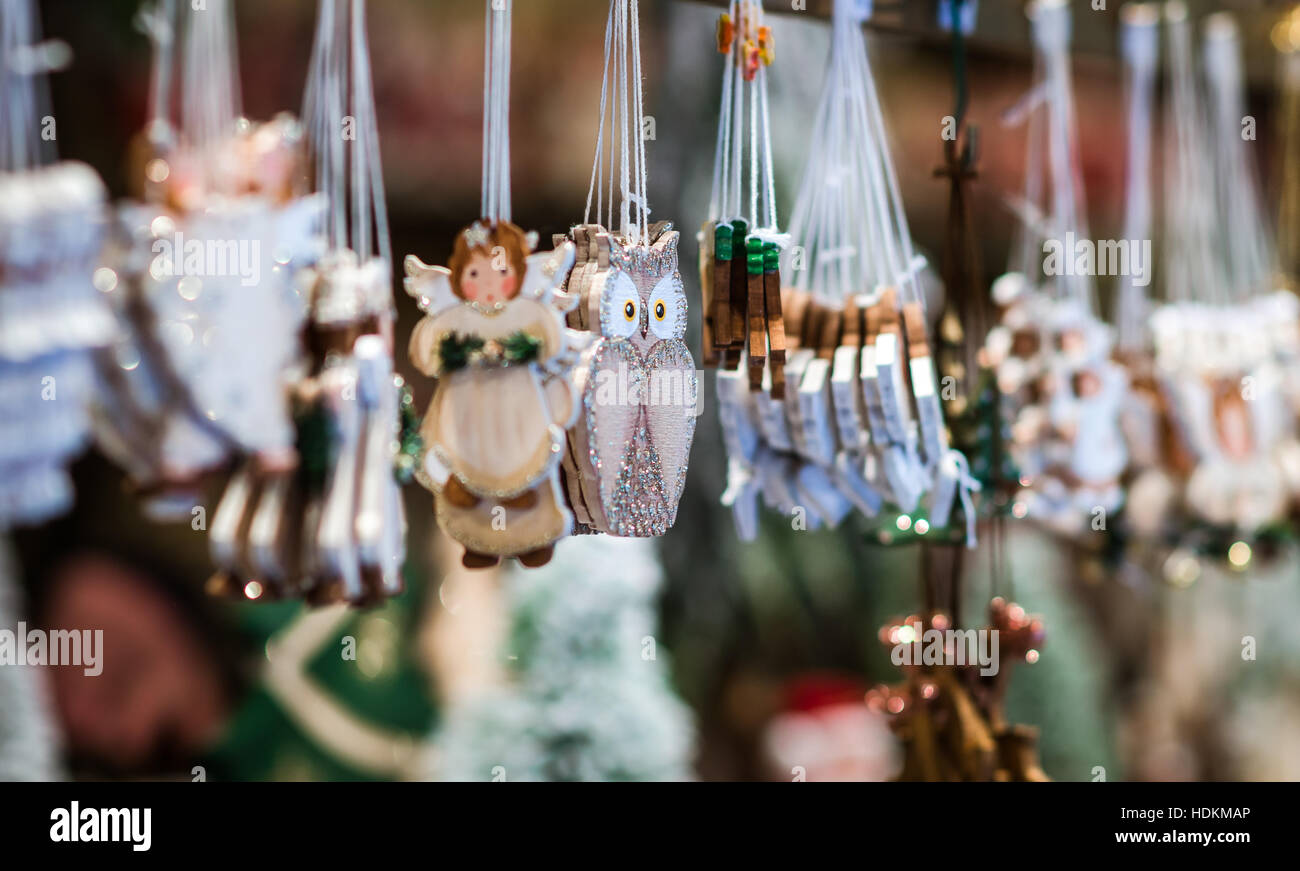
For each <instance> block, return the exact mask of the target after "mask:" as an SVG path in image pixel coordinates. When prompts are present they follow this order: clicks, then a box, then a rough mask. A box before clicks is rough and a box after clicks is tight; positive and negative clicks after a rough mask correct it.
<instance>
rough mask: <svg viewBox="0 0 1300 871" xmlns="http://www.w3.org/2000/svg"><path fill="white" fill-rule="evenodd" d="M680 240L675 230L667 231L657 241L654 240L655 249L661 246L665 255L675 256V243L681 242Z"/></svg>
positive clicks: (679, 235) (680, 236)
mask: <svg viewBox="0 0 1300 871" xmlns="http://www.w3.org/2000/svg"><path fill="white" fill-rule="evenodd" d="M670 226H671V225H670ZM681 238H682V234H681V233H678V232H677V231H676V230H668V231H667V232H666V233H664V234H663V235H661V236H660V237H659V238H658V239H656V240H655V247H656V248H658V247H659V246H661V245H662V246H663V250H664V251H665V252H666V253H668V254H672V255H674V256H676V254H677V243H678V241H680V240H681Z"/></svg>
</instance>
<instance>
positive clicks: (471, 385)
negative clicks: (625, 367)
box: [405, 219, 583, 568]
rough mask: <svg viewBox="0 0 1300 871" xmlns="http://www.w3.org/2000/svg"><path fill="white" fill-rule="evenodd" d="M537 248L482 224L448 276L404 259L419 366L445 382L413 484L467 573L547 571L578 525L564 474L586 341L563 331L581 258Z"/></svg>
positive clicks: (465, 239) (425, 428)
mask: <svg viewBox="0 0 1300 871" xmlns="http://www.w3.org/2000/svg"><path fill="white" fill-rule="evenodd" d="M535 244H536V240H535V236H532V234H525V233H524V232H523V231H522V230H520V229H519V228H518V227H516V226H514V225H513V224H511V223H509V222H507V221H497V222H495V223H494V222H492V221H490V220H487V219H483V220H480V221H476V222H474V223H473V224H471V225H470V226H469V228H468V229H466V230H464V231H463V232H461V233H460V235H458V236H457V237H456V243H455V248H454V250H453V252H452V256H451V261H450V263H449V265H448V267H447V268H442V267H430V266H426V265H425V264H424V263H421V262H420V260H419V258H417V257H415V256H413V255H411V256H408V257H407V258H406V280H405V286H406V291H407V293H409V294H411V295H412V296H413V297H415V299H416V301H417V304H418V305H419V307H420V309H421V310H422V311H423V312H424V313H425V315H424V318H423V319H422V320H421V321H420V322H419V323H418V324H417V325H416V327H415V330H414V332H413V333H412V335H411V343H410V355H411V360H412V361H413V362H414V364H415V366H416V367H417V368H418V369H419V370H420V371H421V372H422V373H424V374H425V375H428V376H429V377H431V378H434V379H436V381H435V385H434V391H433V399H432V401H431V402H430V403H429V408H428V411H427V412H426V413H425V416H424V422H423V424H422V426H421V435H422V437H423V444H424V451H425V453H424V458H423V462H422V463H421V465H420V467H419V469H418V471H417V473H416V477H417V479H418V480H419V481H420V482H421V483H422V484H424V485H425V486H426V487H427V488H429V489H430V490H431V491H432V492H433V494H434V506H435V510H436V512H437V517H438V523H439V525H440V526H441V527H442V529H443V530H444V531H445V532H446V533H447V534H448V535H450V536H451V537H452V538H454V539H455V540H456V541H458V542H460V543H461V544H462V545H464V546H465V555H464V556H463V558H462V562H463V563H464V565H465V566H466V567H468V568H484V567H488V566H492V565H496V564H497V563H498V562H499V561H500V560H501V558H502V557H515V558H517V559H518V560H519V562H520V563H522V564H523V565H525V566H529V567H535V566H540V565H544V564H545V563H547V562H548V561H549V560H550V558H551V555H552V553H553V550H554V544H555V542H556V541H557V540H558V539H560V538H563V537H564V536H566V535H568V534H569V533H570V531H571V529H572V526H573V515H572V513H571V512H570V511H569V509H568V507H567V506H566V504H565V500H564V496H563V494H562V491H561V489H560V478H559V466H560V462H561V459H562V456H563V454H564V451H565V444H566V438H567V437H566V434H565V431H566V429H567V428H568V427H569V426H570V425H571V424H572V423H573V421H574V418H575V415H576V413H577V411H578V403H577V392H576V391H575V387H574V383H573V379H572V377H571V372H572V368H573V365H574V363H575V362H576V360H577V353H578V351H579V350H580V348H581V346H582V344H583V338H582V336H581V334H580V333H577V332H575V331H571V330H568V329H566V327H565V314H566V313H567V312H568V311H570V310H571V309H572V308H573V305H574V304H575V303H576V302H577V300H576V298H575V297H572V296H570V295H569V294H566V293H565V292H564V291H563V290H562V287H563V284H564V280H565V278H566V277H567V276H568V274H569V271H570V269H571V268H572V266H573V261H574V251H573V246H572V245H571V244H564V245H562V246H560V247H559V248H557V249H556V250H554V251H549V252H545V253H537V254H531V253H530V252H531V251H532V249H533V247H534V246H535Z"/></svg>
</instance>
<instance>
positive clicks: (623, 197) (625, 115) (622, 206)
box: [583, 0, 650, 244]
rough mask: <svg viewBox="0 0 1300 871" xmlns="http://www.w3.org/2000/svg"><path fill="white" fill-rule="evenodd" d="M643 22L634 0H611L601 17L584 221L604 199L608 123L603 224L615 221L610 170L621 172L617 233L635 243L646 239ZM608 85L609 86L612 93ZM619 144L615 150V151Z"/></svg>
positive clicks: (599, 209)
mask: <svg viewBox="0 0 1300 871" xmlns="http://www.w3.org/2000/svg"><path fill="white" fill-rule="evenodd" d="M641 78H642V76H641V27H640V8H639V5H638V0H610V4H609V17H608V18H607V19H606V22H605V66H604V72H603V74H602V76H601V83H600V125H599V128H598V129H597V131H596V153H595V157H594V159H593V161H592V167H591V184H590V186H589V187H588V189H587V205H586V208H585V209H584V211H583V223H589V222H590V221H591V204H592V199H593V197H594V198H595V200H596V220H598V221H599V220H600V219H601V212H602V206H604V205H605V197H604V193H603V187H604V179H605V173H606V153H605V147H606V145H605V143H606V137H605V128H606V125H607V124H608V125H609V129H610V136H609V153H608V173H609V186H610V189H609V199H608V212H606V214H605V222H606V223H605V226H607V227H610V228H612V227H613V226H614V202H615V197H614V174H615V170H616V169H617V172H618V177H619V197H618V203H619V224H618V228H619V233H620V234H621V235H623V236H625V237H626V238H628V239H629V240H631V241H632V242H633V244H637V243H640V242H644V241H646V240H648V238H649V233H650V206H649V200H648V199H647V196H646V194H647V172H646V154H645V103H644V94H643V92H642V87H641ZM611 90H612V91H613V93H612V95H611V93H610V92H611ZM615 148H617V151H618V153H617V155H616V154H615Z"/></svg>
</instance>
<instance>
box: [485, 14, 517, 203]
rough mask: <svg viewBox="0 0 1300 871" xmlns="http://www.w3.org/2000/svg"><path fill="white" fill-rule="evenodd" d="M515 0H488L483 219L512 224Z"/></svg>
mask: <svg viewBox="0 0 1300 871" xmlns="http://www.w3.org/2000/svg"><path fill="white" fill-rule="evenodd" d="M513 16H514V0H486V22H485V26H484V34H483V182H482V208H481V211H482V213H483V216H484V217H486V218H488V219H490V220H491V221H493V222H496V221H509V220H510V34H511V23H512V19H513Z"/></svg>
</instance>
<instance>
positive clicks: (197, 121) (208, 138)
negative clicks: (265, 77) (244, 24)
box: [181, 0, 242, 151]
mask: <svg viewBox="0 0 1300 871" xmlns="http://www.w3.org/2000/svg"><path fill="white" fill-rule="evenodd" d="M185 8H186V10H187V13H188V19H187V27H186V32H185V63H184V66H183V69H182V84H181V130H182V133H183V136H184V140H185V143H186V144H187V145H188V146H189V147H191V148H194V149H197V150H199V151H206V150H208V149H210V148H212V147H213V146H214V145H215V144H216V143H218V142H220V141H222V140H223V139H225V138H226V137H227V136H229V135H230V134H231V132H232V131H233V130H234V126H235V120H236V119H237V118H239V117H240V114H241V112H242V109H241V101H240V90H239V67H238V63H237V59H238V56H239V55H238V49H237V47H236V44H235V34H234V11H233V9H232V7H231V5H230V3H229V0H208V5H207V8H205V9H201V10H196V9H194V8H192V7H190V6H188V5H187V6H186V7H185Z"/></svg>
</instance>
